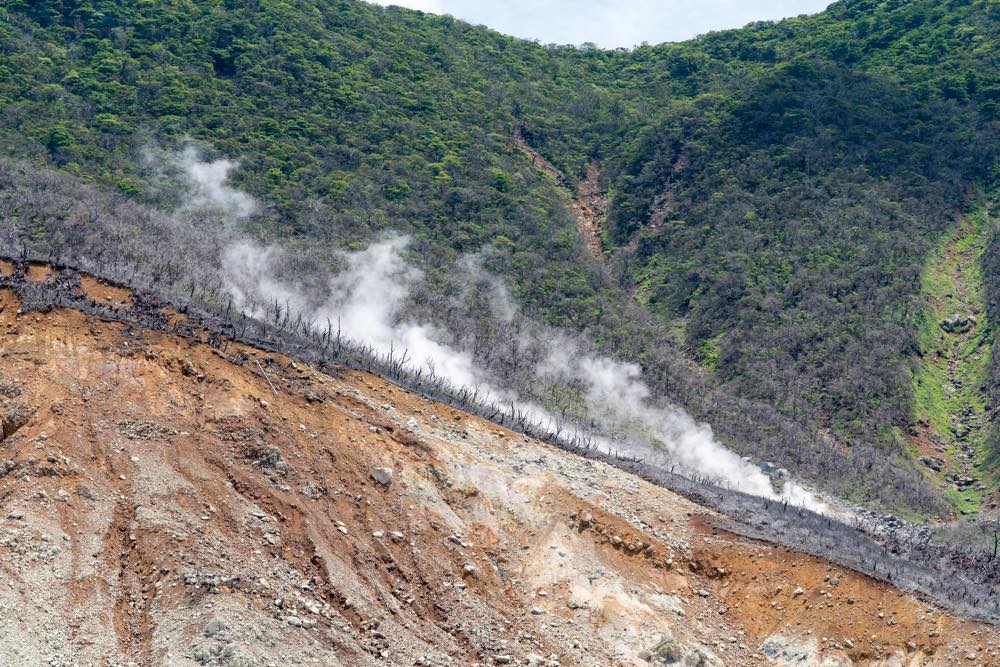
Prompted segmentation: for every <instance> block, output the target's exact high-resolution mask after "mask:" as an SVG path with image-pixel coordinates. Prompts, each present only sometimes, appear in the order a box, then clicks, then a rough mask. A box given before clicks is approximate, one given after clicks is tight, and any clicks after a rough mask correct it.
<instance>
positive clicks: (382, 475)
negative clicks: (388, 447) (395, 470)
mask: <svg viewBox="0 0 1000 667" xmlns="http://www.w3.org/2000/svg"><path fill="white" fill-rule="evenodd" d="M369 474H370V475H371V478H372V479H374V480H375V481H376V482H378V483H379V484H381V485H382V486H389V485H390V484H392V468H372V469H371V472H370V473H369Z"/></svg>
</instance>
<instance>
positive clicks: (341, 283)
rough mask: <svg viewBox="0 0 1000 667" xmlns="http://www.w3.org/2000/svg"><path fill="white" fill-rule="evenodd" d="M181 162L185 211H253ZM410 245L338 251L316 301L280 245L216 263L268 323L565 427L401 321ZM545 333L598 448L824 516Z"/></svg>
mask: <svg viewBox="0 0 1000 667" xmlns="http://www.w3.org/2000/svg"><path fill="white" fill-rule="evenodd" d="M174 164H175V165H177V166H179V167H180V168H181V169H182V170H183V172H184V174H185V175H186V177H187V179H188V180H189V182H190V183H191V185H192V190H193V193H194V194H193V197H192V199H191V201H190V202H189V203H188V205H189V206H194V207H210V208H213V209H216V210H219V211H222V212H224V213H225V214H226V215H227V216H228V217H229V219H230V220H234V219H238V218H240V217H245V216H247V215H250V214H251V213H252V212H253V211H254V210H255V209H256V203H255V202H254V200H253V199H252V198H251V197H249V196H248V195H246V194H245V193H243V192H240V191H239V190H237V189H235V188H232V187H231V186H230V185H228V183H227V177H228V175H229V172H230V170H231V169H233V168H234V167H235V166H236V164H235V163H233V162H230V161H226V160H218V161H215V162H207V163H206V162H202V161H200V158H199V155H198V153H197V152H196V151H194V150H193V149H190V148H188V149H186V150H185V151H183V152H182V153H180V154H179V155H177V156H176V157H175V158H174ZM408 242H409V241H408V239H407V238H406V237H402V236H389V237H385V238H383V239H381V240H379V241H376V242H374V243H372V244H371V245H370V246H369V247H368V248H366V249H364V250H361V251H356V252H344V253H342V255H341V259H342V260H343V263H344V269H343V270H342V271H340V272H338V273H336V274H335V275H333V276H332V277H331V278H329V280H328V283H327V285H326V287H327V290H326V294H325V296H324V297H323V298H321V299H320V300H319V301H317V300H316V299H310V298H309V297H308V296H307V295H306V293H305V290H303V289H301V288H299V287H298V286H297V285H296V284H294V283H291V282H288V281H284V280H282V279H280V278H279V277H277V276H278V275H279V266H280V265H281V264H282V262H283V260H284V259H285V257H284V252H285V251H284V250H283V249H282V248H281V247H279V246H276V245H266V246H265V245H260V244H259V243H256V242H254V241H251V240H249V239H246V238H240V239H234V240H232V241H231V242H230V243H229V244H228V245H227V246H226V247H225V249H224V250H223V252H222V255H221V257H220V261H221V265H222V266H221V268H222V276H223V284H224V286H225V288H226V290H227V291H228V292H229V293H230V294H231V295H232V297H233V299H234V302H235V303H236V305H237V306H238V307H240V308H242V309H244V310H248V311H250V312H253V313H254V314H257V315H261V314H263V312H264V311H266V309H267V308H268V307H269V305H270V304H278V305H280V306H281V307H282V308H285V309H288V310H291V312H293V313H301V314H303V315H304V316H306V317H307V319H309V320H311V321H314V322H316V326H320V327H324V328H325V327H326V325H327V322H330V323H332V324H333V325H334V326H336V327H338V328H339V329H341V330H342V331H343V333H344V335H345V336H346V337H347V338H349V339H352V340H354V341H356V342H359V343H362V344H365V345H369V346H371V347H372V348H374V350H375V351H376V352H378V353H380V354H388V353H389V352H390V351H393V352H394V353H395V354H396V356H397V357H398V356H399V355H401V354H403V353H404V351H405V353H406V355H407V358H408V359H410V360H412V361H411V362H410V363H412V365H413V366H415V367H425V368H428V369H430V370H433V372H434V374H435V375H437V376H438V377H441V378H444V379H446V380H447V381H449V382H450V383H452V384H453V385H455V386H466V387H477V388H478V389H479V396H480V397H481V398H483V400H484V401H485V402H493V401H496V402H499V403H508V404H509V403H510V402H511V401H515V402H516V403H517V404H518V406H519V408H520V409H521V410H522V411H524V412H525V413H527V414H528V415H529V419H530V420H531V421H534V422H536V423H542V424H544V423H550V424H555V423H559V422H560V420H559V419H558V418H557V417H555V416H554V415H552V414H551V413H549V412H548V411H546V410H545V409H544V408H542V407H540V406H538V405H532V404H531V403H529V402H526V401H523V400H521V399H519V398H518V397H517V396H514V395H512V394H511V393H510V392H508V391H506V390H504V389H501V388H499V387H498V386H496V383H495V382H492V378H491V376H490V373H489V372H488V371H486V370H485V369H483V368H480V367H479V366H478V365H477V364H476V362H475V360H474V358H473V356H472V355H471V354H470V353H468V352H466V351H463V350H459V349H456V348H455V347H453V346H451V345H449V344H447V343H445V342H443V341H445V340H446V339H447V336H444V335H442V333H441V332H440V331H438V330H437V329H436V328H435V327H434V326H433V325H431V324H428V323H425V322H416V321H413V320H412V319H409V318H407V317H405V316H404V314H403V310H404V305H405V301H406V299H407V298H408V296H409V295H410V293H411V289H412V288H413V286H414V285H415V284H416V283H417V282H418V281H420V280H421V279H422V277H423V276H422V273H421V272H420V271H419V270H418V269H416V268H415V267H413V266H412V265H410V264H409V263H408V262H407V261H406V259H405V252H406V248H407V244H408ZM479 259H480V258H478V257H468V258H466V259H465V260H463V265H464V268H465V270H466V271H468V272H470V273H477V274H478V275H480V276H482V275H483V274H482V273H481V271H482V269H481V268H480V267H479V261H478V260H479ZM487 280H488V284H489V285H490V286H491V288H492V292H493V294H492V296H493V307H494V308H495V309H497V314H498V315H499V316H500V317H501V318H502V319H503V320H504V321H507V322H509V321H510V320H511V319H512V318H513V317H514V316H515V314H516V312H517V306H516V304H514V303H513V300H512V299H511V298H510V297H509V294H508V292H507V291H506V286H505V285H504V284H503V282H502V281H501V280H500V279H499V278H497V277H496V276H491V275H487ZM547 334H548V335H547V336H546V342H545V350H546V351H547V354H546V357H545V360H544V361H543V363H542V364H540V365H539V367H538V368H537V373H538V375H539V377H541V378H542V379H545V380H550V381H563V382H574V383H575V385H576V386H582V388H583V390H584V393H585V398H586V404H587V407H588V409H589V411H590V414H589V416H590V418H591V419H592V420H593V421H594V422H595V423H596V424H598V425H599V426H600V427H601V430H602V431H604V432H607V433H614V434H616V435H615V436H602V437H598V438H596V439H595V441H594V442H595V444H596V445H597V446H598V447H600V448H601V449H603V450H604V451H607V452H609V453H610V452H613V451H617V452H623V453H628V454H630V455H634V456H638V457H641V458H643V459H645V460H646V461H648V462H651V463H652V464H658V465H663V466H667V467H673V466H676V467H677V468H678V471H679V472H684V473H687V474H690V475H697V476H701V477H706V478H710V479H711V480H713V481H715V482H717V483H722V484H725V485H727V486H729V487H731V488H737V489H739V490H741V491H744V492H747V493H751V494H754V495H758V496H764V497H769V498H781V499H784V500H788V501H789V502H791V503H793V504H795V505H801V506H805V507H808V508H810V509H813V510H816V511H821V512H822V511H826V507H825V505H824V504H823V503H822V502H820V501H819V500H817V499H816V498H815V496H813V494H811V493H810V492H809V491H807V490H806V489H804V488H803V487H801V486H799V485H798V484H795V483H793V482H790V481H786V482H785V484H784V485H783V488H782V490H781V491H780V492H776V491H775V490H774V487H773V486H772V483H771V480H770V478H769V477H768V476H767V475H765V474H764V473H763V472H761V471H760V469H758V468H757V467H756V466H754V465H752V464H751V463H748V462H746V461H744V460H743V459H741V458H740V457H739V456H738V455H736V454H735V453H733V452H732V451H730V450H728V449H727V448H726V447H724V446H723V445H722V444H720V443H719V442H718V441H717V440H715V438H714V437H713V434H712V430H711V428H710V427H709V426H708V425H706V424H699V423H697V422H696V421H695V420H694V419H692V418H691V416H690V415H688V414H687V413H686V412H685V411H683V410H682V409H680V408H678V407H675V406H663V405H660V404H659V403H658V402H657V401H656V400H655V399H654V397H653V394H652V392H651V390H650V389H649V387H648V386H647V385H646V384H645V383H644V382H643V381H642V379H641V371H640V369H639V367H638V366H636V365H634V364H627V363H621V362H618V361H615V360H613V359H609V358H606V357H601V356H594V355H590V354H587V353H585V352H584V351H583V350H582V349H581V346H580V345H578V344H577V343H576V342H575V341H574V340H573V339H572V338H571V337H570V336H567V335H565V334H562V335H557V336H552V335H551V332H547ZM535 342H540V341H537V340H536V341H535Z"/></svg>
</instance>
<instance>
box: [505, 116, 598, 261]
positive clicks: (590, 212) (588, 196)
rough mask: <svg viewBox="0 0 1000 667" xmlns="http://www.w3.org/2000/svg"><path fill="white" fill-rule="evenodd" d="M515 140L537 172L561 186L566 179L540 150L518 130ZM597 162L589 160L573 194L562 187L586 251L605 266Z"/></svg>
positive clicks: (515, 133)
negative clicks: (529, 158) (533, 146)
mask: <svg viewBox="0 0 1000 667" xmlns="http://www.w3.org/2000/svg"><path fill="white" fill-rule="evenodd" d="M514 143H515V145H517V147H518V148H520V149H521V150H523V151H524V152H525V153H527V154H528V155H529V156H530V157H531V164H532V166H533V167H535V168H536V169H538V170H539V171H541V172H543V173H545V174H547V175H548V176H550V177H551V178H552V179H553V180H554V181H555V182H556V183H557V184H560V187H563V186H562V185H561V184H562V183H563V182H564V180H566V179H565V178H564V176H563V174H562V172H560V171H559V170H558V169H556V167H555V166H554V165H553V164H552V163H551V162H549V161H548V160H546V159H545V157H544V156H542V154H541V153H539V152H538V151H536V150H535V149H534V148H532V146H531V145H530V144H529V143H528V142H527V141H526V140H525V139H524V137H523V136H522V134H521V132H520V130H515V132H514ZM599 178H600V164H599V163H598V162H597V160H592V161H591V162H590V164H588V165H587V174H586V176H585V177H584V178H583V180H581V181H580V182H579V183H577V184H576V193H575V195H571V194H570V192H569V190H568V189H565V188H563V189H564V194H565V196H566V198H567V199H568V200H570V201H569V209H570V212H571V213H572V214H573V219H574V220H576V228H577V231H578V232H579V233H580V238H581V239H583V243H584V245H585V246H586V248H587V252H588V253H590V255H591V256H592V257H593V258H594V259H596V260H597V261H598V262H599V263H600V264H601V265H602V266H605V267H606V266H608V264H609V262H608V257H607V255H605V253H604V241H603V240H602V238H601V233H602V230H603V228H604V220H605V215H606V214H607V207H608V196H607V194H606V193H605V192H604V191H603V190H602V189H601V185H600V182H599Z"/></svg>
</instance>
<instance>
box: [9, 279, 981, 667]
mask: <svg viewBox="0 0 1000 667" xmlns="http://www.w3.org/2000/svg"><path fill="white" fill-rule="evenodd" d="M88 289H89V290H93V292H94V294H93V296H95V297H98V298H101V299H105V300H109V301H113V300H119V301H120V302H121V303H122V304H123V306H124V304H126V303H127V300H128V295H127V293H122V292H120V291H117V290H113V289H106V288H102V286H100V285H99V284H96V283H91V284H89V286H88ZM18 307H19V304H18V303H17V301H16V299H15V297H14V296H13V295H12V294H11V293H10V292H6V291H3V290H0V416H2V417H3V419H4V425H5V432H7V433H8V437H6V439H4V440H3V441H2V442H0V461H2V462H0V472H2V473H3V475H2V477H0V498H2V501H0V503H2V505H0V612H2V613H0V664H3V665H49V664H50V665H90V664H92V665H127V664H135V665H197V664H203V665H247V666H249V665H260V666H264V665H281V666H284V665H330V666H335V665H406V666H409V665H473V664H479V665H490V664H513V665H517V664H519V665H556V664H558V665H591V666H595V667H597V666H602V667H603V666H608V665H635V666H643V665H649V664H684V665H723V664H724V665H767V664H781V665H829V666H834V665H850V664H870V665H886V666H888V665H904V666H911V665H912V666H916V665H957V664H961V665H970V666H971V665H1000V659H998V658H997V650H998V646H1000V638H998V634H997V631H996V630H995V629H994V628H991V627H988V626H984V625H979V624H976V623H972V622H969V621H964V620H962V619H957V618H954V617H952V616H950V615H949V614H947V613H945V612H943V611H940V610H937V609H934V608H933V607H931V606H928V605H927V604H926V603H923V602H920V601H917V600H914V599H913V598H911V597H908V596H906V595H903V594H901V593H899V592H898V591H896V590H894V589H892V588H890V587H887V586H884V585H881V584H877V583H875V582H873V581H871V580H870V579H868V578H866V577H862V576H859V575H855V574H853V573H851V572H849V571H845V570H843V569H842V568H839V567H836V566H832V565H830V564H828V563H826V562H824V561H822V560H819V559H816V558H813V557H810V556H806V555H802V554H798V553H794V552H790V551H787V550H784V549H779V548H775V547H772V546H769V545H766V544H762V543H756V542H752V541H749V540H745V539H743V538H739V537H736V536H733V535H730V534H728V533H725V532H722V531H718V530H714V529H713V528H712V527H711V526H712V523H711V518H712V513H711V512H710V511H708V510H706V509H704V508H702V507H700V506H698V505H695V504H693V503H691V502H689V501H688V500H685V499H683V498H681V497H679V496H677V495H675V494H673V493H671V492H670V491H667V490H665V489H662V488H659V487H656V486H653V485H651V484H648V483H646V482H644V481H642V480H639V479H638V478H635V477H633V476H631V475H629V474H627V473H624V472H622V471H619V470H617V469H615V468H613V467H610V466H608V465H605V464H603V463H598V462H593V461H588V460H585V459H582V458H578V457H576V456H574V455H572V454H570V453H568V452H565V451H562V450H559V449H556V448H554V447H551V446H548V445H545V444H542V443H540V442H537V441H533V440H529V439H527V438H525V437H523V436H521V435H519V434H515V433H512V432H510V431H507V430H505V429H502V428H500V427H498V426H495V425H493V424H491V423H488V422H485V421H483V420H480V419H477V418H474V417H470V416H468V415H466V414H463V413H461V412H458V411H456V410H454V409H452V408H450V407H447V406H443V405H440V404H434V403H430V402H427V401H424V400H422V399H420V398H418V397H415V396H414V395H412V394H409V393H406V392H404V391H403V390H401V389H399V388H397V387H395V386H393V385H391V384H388V383H386V382H384V381H382V380H380V379H379V378H377V377H374V376H371V375H368V374H365V373H359V372H355V371H343V372H342V373H341V374H340V376H339V377H331V376H327V375H323V374H320V373H317V372H315V371H313V370H312V369H310V368H307V367H304V366H302V365H298V364H293V363H292V362H291V360H289V359H286V358H283V357H281V356H280V355H276V354H272V353H266V352H262V351H258V350H253V349H251V348H248V347H245V346H240V345H235V344H231V345H229V346H228V348H227V349H226V351H225V353H222V352H219V351H217V350H213V349H212V348H210V347H208V346H207V345H204V344H201V343H194V342H191V341H188V340H185V339H181V338H178V337H174V336H170V335H167V334H162V333H156V332H149V331H138V330H135V329H130V328H129V327H127V326H124V325H121V324H112V323H106V322H100V321H96V320H93V319H88V318H87V317H85V316H84V315H82V314H81V313H78V312H75V311H55V312H53V313H49V314H36V313H30V314H19V312H18ZM258 362H259V363H260V367H258V365H257V363H258ZM261 368H262V369H264V373H266V375H267V377H266V378H265V377H264V374H263V373H262V371H261ZM268 380H269V381H270V382H269V381H268ZM271 385H273V387H274V388H273V389H272V386H271ZM380 468H385V469H388V471H391V479H388V477H389V475H388V474H387V471H380V470H378V469H380ZM373 473H374V476H373ZM375 477H380V478H382V481H378V480H377V479H375ZM385 481H388V484H385V483H383V482H385Z"/></svg>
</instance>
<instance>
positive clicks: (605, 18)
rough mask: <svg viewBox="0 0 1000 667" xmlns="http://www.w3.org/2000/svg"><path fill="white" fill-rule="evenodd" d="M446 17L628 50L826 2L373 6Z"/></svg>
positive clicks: (601, 0) (521, 1)
mask: <svg viewBox="0 0 1000 667" xmlns="http://www.w3.org/2000/svg"><path fill="white" fill-rule="evenodd" d="M373 1H374V2H375V3H376V4H380V5H400V6H402V7H409V8H410V9H419V10H421V11H425V12H431V13H434V14H451V15H452V16H454V17H455V18H460V19H463V20H465V21H469V22H470V23H475V24H482V25H486V26H489V27H490V28H493V29H494V30H498V31H499V32H502V33H505V34H507V35H514V36H516V37H523V38H526V39H537V40H539V41H540V42H542V43H543V44H550V43H555V44H583V43H584V42H593V43H594V44H597V45H598V46H600V47H604V48H616V47H619V46H624V47H633V46H636V45H638V44H641V43H642V42H649V43H650V44H659V43H661V42H677V41H681V40H685V39H689V38H691V37H694V36H696V35H700V34H703V33H706V32H709V31H711V30H723V29H726V28H739V27H741V26H744V25H746V24H747V23H751V22H753V21H764V20H776V19H782V18H786V17H789V16H797V15H799V14H813V13H816V12H819V11H822V10H823V9H825V8H826V7H827V6H828V5H830V4H831V0H373Z"/></svg>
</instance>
